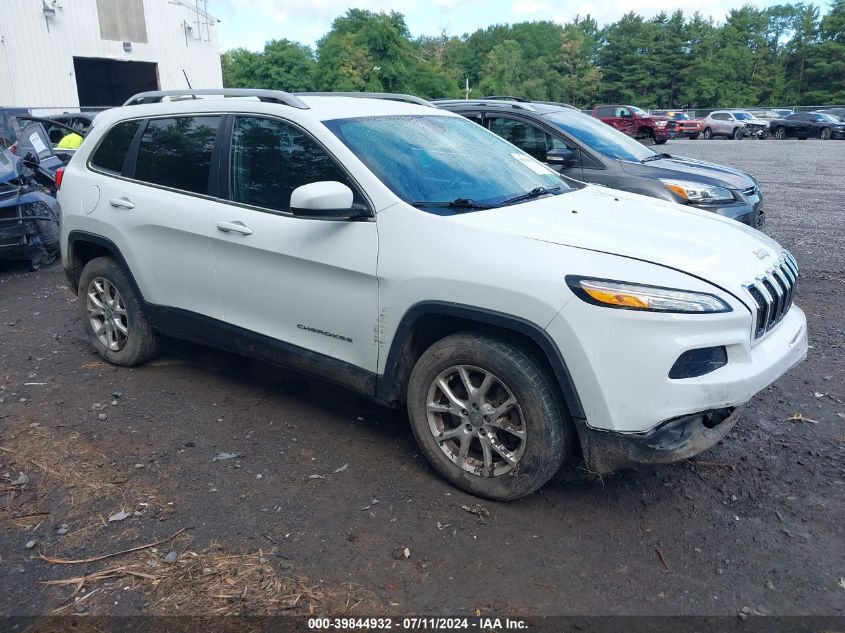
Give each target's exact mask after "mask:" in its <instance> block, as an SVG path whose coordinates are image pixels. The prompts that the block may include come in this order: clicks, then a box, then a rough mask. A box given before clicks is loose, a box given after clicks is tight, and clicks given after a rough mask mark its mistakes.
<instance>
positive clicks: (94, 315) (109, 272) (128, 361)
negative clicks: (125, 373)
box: [79, 257, 158, 367]
mask: <svg viewBox="0 0 845 633" xmlns="http://www.w3.org/2000/svg"><path fill="white" fill-rule="evenodd" d="M79 304H80V311H81V314H82V322H83V324H84V327H85V332H86V333H87V334H88V338H89V339H90V341H91V344H92V345H93V346H94V349H95V350H97V353H98V354H99V355H100V356H102V357H103V359H105V360H107V361H108V362H110V363H112V364H113V365H121V366H124V367H131V366H133V365H140V364H141V363H144V362H146V361H148V360H150V359H151V358H153V357H154V356H155V355H156V354H157V353H158V337H157V336H156V334H155V332H154V331H153V328H152V325H150V322H149V320H148V319H147V316H146V315H145V314H144V310H143V308H142V304H141V301H140V299H139V297H138V295H137V294H136V292H135V289H134V286H133V284H132V282H131V280H130V278H129V275H128V274H127V273H126V271H125V270H124V269H123V268H122V267H121V266H120V265H119V264H118V263H117V262H116V261H115V260H114V259H112V258H111V257H97V258H96V259H92V260H91V261H90V262H88V263H87V264H86V265H85V268H83V269H82V274H81V275H80V277H79ZM98 312H99V314H98ZM94 323H97V325H98V326H102V328H103V329H102V330H101V331H100V333H99V334H98V330H95V325H94ZM124 330H125V332H124Z"/></svg>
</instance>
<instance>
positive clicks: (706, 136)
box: [704, 127, 713, 141]
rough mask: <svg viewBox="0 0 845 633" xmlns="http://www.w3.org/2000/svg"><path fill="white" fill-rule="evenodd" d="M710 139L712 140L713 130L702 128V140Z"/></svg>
mask: <svg viewBox="0 0 845 633" xmlns="http://www.w3.org/2000/svg"><path fill="white" fill-rule="evenodd" d="M711 138H713V130H711V129H710V128H709V127H706V128H704V140H705V141H709V140H710V139H711Z"/></svg>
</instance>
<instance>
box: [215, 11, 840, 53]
mask: <svg viewBox="0 0 845 633" xmlns="http://www.w3.org/2000/svg"><path fill="white" fill-rule="evenodd" d="M207 1H208V11H209V13H211V14H212V15H214V16H216V17H217V18H219V19H220V20H221V23H220V24H219V25H218V32H219V36H220V49H221V51H225V50H229V49H231V48H237V47H243V48H247V49H250V50H261V49H263V48H264V44H265V42H267V41H269V40H273V39H285V38H287V39H289V40H293V41H295V42H301V43H303V44H308V45H309V46H313V45H314V44H315V42H316V41H317V40H318V39H320V38H321V37H322V36H323V35H325V34H326V32H328V30H329V29H330V28H331V24H332V21H333V20H334V19H335V18H336V17H338V16H339V15H342V14H344V13H345V12H346V11H347V9H349V8H352V7H355V8H359V9H369V10H371V11H390V10H393V11H398V12H399V13H402V14H403V15H404V16H405V21H406V23H407V25H408V28H409V29H410V31H411V35H413V36H414V37H416V36H419V35H438V34H440V33H442V32H443V31H445V32H446V33H447V34H449V35H463V34H464V33H472V32H473V31H475V30H476V29H479V28H485V27H487V26H490V25H491V24H503V23H511V24H512V23H514V22H525V21H535V20H555V21H558V22H561V23H565V22H568V21H570V20H571V19H572V18H573V17H575V16H576V15H580V16H582V17H583V16H585V15H587V14H590V15H592V17H593V18H595V19H596V20H597V21H598V23H599V25H600V26H601V25H603V24H607V23H609V22H614V21H615V20H618V19H619V18H620V17H622V15H623V14H624V13H627V12H628V11H635V12H636V13H639V14H640V15H642V16H643V17H646V18H649V17H652V16H653V15H655V14H657V13H659V12H660V11H666V12H671V11H673V10H674V9H675V8H681V9H683V11H684V13H686V14H687V15H692V14H693V13H694V12H695V11H699V12H700V13H701V14H702V15H705V16H711V17H713V18H714V19H716V20H717V21H721V20H723V19H724V17H725V15H727V13H728V11H730V10H731V9H733V8H739V7H741V6H742V5H744V4H753V5H755V6H758V7H761V8H763V7H766V6H769V5H774V4H780V3H782V2H785V1H788V0H751V1H750V2H748V0H685V2H683V3H678V4H675V3H668V4H667V3H666V0H615V1H609V2H608V1H605V2H589V1H588V0H359V1H358V2H354V3H350V2H349V1H348V0H207ZM819 4H822V3H819ZM822 6H823V9H822V11H823V12H824V11H825V10H826V7H827V3H823V4H822Z"/></svg>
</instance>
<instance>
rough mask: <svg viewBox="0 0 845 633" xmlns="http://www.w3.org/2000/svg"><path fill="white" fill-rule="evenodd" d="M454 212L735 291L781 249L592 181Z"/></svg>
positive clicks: (481, 225) (700, 214)
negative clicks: (514, 202)
mask: <svg viewBox="0 0 845 633" xmlns="http://www.w3.org/2000/svg"><path fill="white" fill-rule="evenodd" d="M573 210H575V211H578V213H572V212H571V211H573ZM453 219H454V220H455V221H456V222H461V223H466V224H469V225H473V226H474V228H478V229H481V230H490V231H497V232H502V233H509V234H514V235H519V236H521V237H524V238H527V239H532V240H538V241H543V242H551V243H554V244H560V245H564V246H570V247H574V248H582V249H587V250H592V251H599V252H604V253H608V254H611V255H618V256H622V257H629V258H632V259H638V260H642V261H647V262H651V263H653V264H657V265H660V266H666V267H669V268H673V269H676V270H679V271H681V272H685V273H688V274H691V275H694V276H696V277H699V278H701V279H704V280H706V281H708V282H710V283H712V284H714V285H716V286H718V287H720V288H723V289H724V290H727V291H728V292H730V293H732V294H733V295H734V296H736V297H739V298H742V297H743V295H744V293H743V290H742V285H743V284H744V283H747V282H749V281H751V280H753V279H754V277H756V276H757V275H760V274H762V273H763V272H764V271H765V270H766V269H768V268H771V267H772V266H773V265H774V264H775V263H776V262H777V260H778V258H779V257H780V254H781V252H782V251H783V248H782V247H781V246H780V245H779V244H778V243H777V242H775V241H774V240H773V239H771V238H769V237H768V236H766V235H764V234H763V233H761V232H759V231H757V230H756V229H752V228H751V227H748V226H746V225H744V224H740V223H739V222H735V221H733V220H730V219H727V218H723V217H721V216H718V215H716V214H713V213H708V212H707V211H698V210H696V209H690V208H688V207H684V206H681V205H678V204H674V203H672V202H664V201H661V200H655V199H654V198H649V197H645V196H640V195H637V194H632V193H627V192H623V191H612V190H607V189H604V188H602V187H595V186H592V185H591V186H587V187H584V188H583V189H581V190H579V191H574V192H571V193H566V194H561V195H558V196H550V197H547V198H541V199H539V200H533V201H531V202H526V203H523V204H519V205H512V206H507V207H501V208H499V209H490V210H484V211H477V212H473V213H466V214H463V215H458V216H453ZM761 257H763V259H761ZM631 281H641V282H643V283H647V280H637V279H632V280H631ZM743 300H744V299H743Z"/></svg>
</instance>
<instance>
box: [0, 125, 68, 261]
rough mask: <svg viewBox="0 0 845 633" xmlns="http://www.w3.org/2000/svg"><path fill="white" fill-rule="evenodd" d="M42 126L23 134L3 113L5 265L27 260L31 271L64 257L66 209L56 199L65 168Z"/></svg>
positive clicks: (0, 238)
mask: <svg viewBox="0 0 845 633" xmlns="http://www.w3.org/2000/svg"><path fill="white" fill-rule="evenodd" d="M56 160H57V159H56V157H55V154H54V153H53V151H52V148H51V147H50V142H49V137H48V136H47V133H46V132H45V130H44V128H43V126H42V125H41V124H40V123H31V124H28V125H25V127H23V129H21V126H20V124H19V123H18V121H17V120H16V119H15V117H13V116H10V115H6V114H2V113H0V261H26V262H29V266H30V269H32V270H38V269H39V268H40V267H41V266H42V265H44V264H48V263H50V262H52V261H54V260H55V259H56V257H58V254H59V229H60V224H61V210H60V207H59V203H58V202H57V201H56V198H55V196H54V191H55V186H56V182H57V181H58V182H60V181H61V175H62V172H63V170H64V167H63V166H62V164H61V161H59V162H58V164H56V162H55V161H56Z"/></svg>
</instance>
